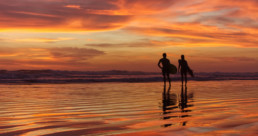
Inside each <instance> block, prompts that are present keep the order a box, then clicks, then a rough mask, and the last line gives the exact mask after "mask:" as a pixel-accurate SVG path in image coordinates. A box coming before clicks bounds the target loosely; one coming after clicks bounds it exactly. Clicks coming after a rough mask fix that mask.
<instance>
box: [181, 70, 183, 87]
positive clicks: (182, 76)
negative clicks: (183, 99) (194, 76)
mask: <svg viewBox="0 0 258 136" xmlns="http://www.w3.org/2000/svg"><path fill="white" fill-rule="evenodd" d="M181 81H182V85H183V84H184V75H183V72H181Z"/></svg>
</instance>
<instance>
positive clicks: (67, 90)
mask: <svg viewBox="0 0 258 136" xmlns="http://www.w3.org/2000/svg"><path fill="white" fill-rule="evenodd" d="M161 85H162V83H94V84H62V85H60V84H35V85H0V94H1V97H0V120H1V121H0V136H88V135H89V136H92V135H94V136H95V135H101V136H104V135H112V136H113V135H115V136H117V135H118V136H120V135H121V136H131V135H136V136H170V135H173V136H174V135H175V136H178V135H179V136H181V135H184V136H193V135H196V136H198V135H250V136H254V135H257V128H258V123H257V122H258V118H257V116H258V114H257V111H258V108H257V104H258V99H257V95H258V92H257V89H258V88H257V81H226V82H224V81H205V83H204V82H190V83H189V84H188V86H187V87H185V86H181V82H174V83H173V84H172V86H171V87H169V86H167V87H166V88H163V86H161ZM247 86H248V87H247ZM193 92H194V95H193ZM193 96H194V97H193Z"/></svg>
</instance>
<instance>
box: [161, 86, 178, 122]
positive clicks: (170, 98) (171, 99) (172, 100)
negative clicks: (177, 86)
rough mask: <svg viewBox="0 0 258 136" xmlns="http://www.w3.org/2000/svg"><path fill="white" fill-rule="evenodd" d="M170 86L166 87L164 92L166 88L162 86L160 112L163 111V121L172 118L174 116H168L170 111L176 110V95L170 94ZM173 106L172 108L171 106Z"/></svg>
mask: <svg viewBox="0 0 258 136" xmlns="http://www.w3.org/2000/svg"><path fill="white" fill-rule="evenodd" d="M170 88H171V87H170V86H169V87H168V90H167V91H166V86H164V91H163V95H162V98H163V99H162V104H163V105H162V111H163V120H167V119H170V118H173V117H174V116H169V114H170V113H171V111H172V110H173V109H177V108H178V107H177V106H176V104H177V95H176V94H174V93H173V94H170ZM173 105H174V106H173ZM169 126H172V124H171V123H168V124H164V125H163V127H169Z"/></svg>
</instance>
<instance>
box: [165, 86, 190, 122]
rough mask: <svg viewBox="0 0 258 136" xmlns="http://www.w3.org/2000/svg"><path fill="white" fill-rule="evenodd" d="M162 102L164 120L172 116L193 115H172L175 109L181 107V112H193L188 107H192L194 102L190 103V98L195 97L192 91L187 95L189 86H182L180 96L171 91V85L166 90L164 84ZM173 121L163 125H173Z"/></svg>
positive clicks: (183, 116) (184, 115)
mask: <svg viewBox="0 0 258 136" xmlns="http://www.w3.org/2000/svg"><path fill="white" fill-rule="evenodd" d="M162 96H163V97H162V98H163V99H162V103H163V107H162V110H163V120H167V119H171V118H185V117H190V116H191V115H188V114H183V115H177V116H175V115H171V113H173V110H175V109H178V108H179V109H181V112H182V113H184V112H191V111H192V110H188V109H187V107H192V106H193V104H188V103H187V101H188V99H192V98H193V93H191V94H190V95H189V96H188V95H187V86H183V85H182V86H181V93H180V97H178V95H177V94H176V93H171V86H169V87H168V90H166V86H164V90H163V95H162ZM186 123H187V121H183V122H182V123H181V124H182V126H185V125H186ZM172 125H173V124H172V123H167V124H164V125H163V127H169V126H172Z"/></svg>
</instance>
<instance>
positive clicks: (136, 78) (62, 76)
mask: <svg viewBox="0 0 258 136" xmlns="http://www.w3.org/2000/svg"><path fill="white" fill-rule="evenodd" d="M171 77H172V81H179V80H180V76H179V75H178V74H176V75H172V76H171ZM189 79H190V80H195V81H210V80H258V72H254V73H251V72H245V73H225V72H211V73H205V72H200V73H196V74H195V77H194V78H191V77H189ZM160 81H162V76H161V74H160V73H159V72H142V71H122V70H110V71H59V70H16V71H8V70H0V84H9V83H10V84H27V83H61V84H62V83H63V84H65V83H95V82H160Z"/></svg>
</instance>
